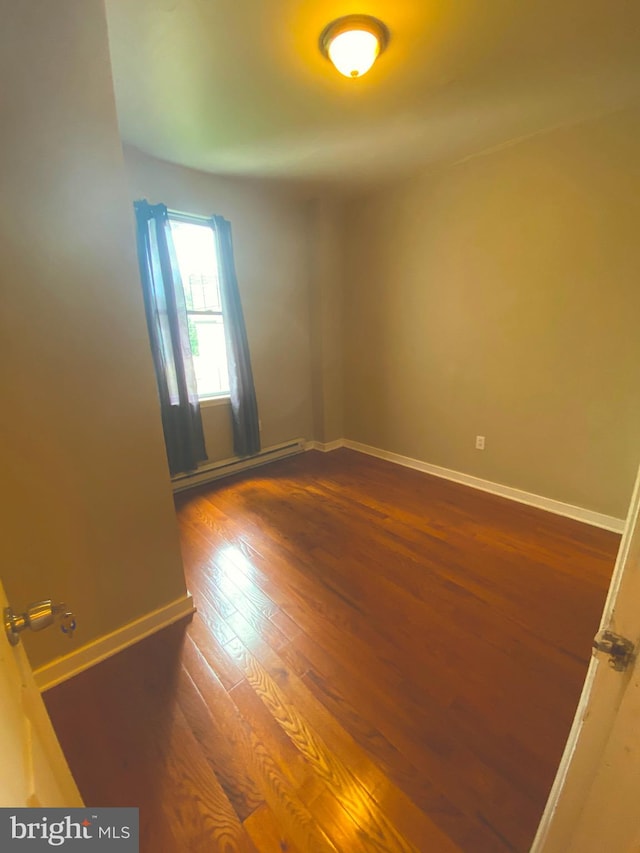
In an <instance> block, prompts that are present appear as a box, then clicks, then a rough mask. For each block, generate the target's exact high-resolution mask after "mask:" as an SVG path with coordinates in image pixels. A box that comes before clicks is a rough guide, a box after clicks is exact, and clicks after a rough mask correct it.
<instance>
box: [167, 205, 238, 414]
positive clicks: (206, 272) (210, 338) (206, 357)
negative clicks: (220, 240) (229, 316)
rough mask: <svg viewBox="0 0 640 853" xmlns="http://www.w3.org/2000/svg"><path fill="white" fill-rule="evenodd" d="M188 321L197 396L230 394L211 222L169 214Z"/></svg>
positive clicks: (202, 397) (203, 398) (206, 396)
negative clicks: (205, 222) (208, 223)
mask: <svg viewBox="0 0 640 853" xmlns="http://www.w3.org/2000/svg"><path fill="white" fill-rule="evenodd" d="M169 221H170V222H171V233H172V235H173V242H174V246H175V250H176V256H177V259H178V266H179V267H180V276H181V278H182V286H183V288H184V298H185V303H186V306H187V317H188V322H189V343H190V344H191V353H192V355H193V365H194V368H195V373H196V382H197V385H198V397H199V398H200V399H201V400H207V399H211V398H214V397H222V396H227V395H228V394H229V371H228V368H227V347H226V342H225V333H224V317H223V314H222V303H221V301H220V284H219V279H218V263H217V258H216V245H215V240H214V236H213V230H212V228H211V226H210V225H207V224H204V223H200V222H198V221H197V220H195V219H194V220H193V221H190V220H189V217H186V216H185V217H182V216H181V217H179V218H175V217H174V216H171V214H170V215H169Z"/></svg>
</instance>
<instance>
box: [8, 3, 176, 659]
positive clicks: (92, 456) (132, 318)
mask: <svg viewBox="0 0 640 853" xmlns="http://www.w3.org/2000/svg"><path fill="white" fill-rule="evenodd" d="M5 5H7V7H8V8H7V10H5V14H4V16H3V24H2V28H1V30H0V77H1V78H2V80H3V81H4V83H5V84H4V85H3V95H2V99H3V109H2V133H1V134H0V185H1V191H0V197H1V199H2V204H1V205H0V280H1V287H2V301H1V302H2V307H1V309H0V341H2V359H1V360H0V374H1V375H0V387H1V388H2V395H3V397H2V406H1V407H0V465H1V469H2V472H1V481H2V493H1V494H2V497H1V499H0V500H1V508H0V512H1V515H2V531H3V532H2V537H0V553H1V556H2V559H1V562H2V567H1V569H0V573H1V575H2V580H3V581H4V584H5V587H6V590H7V594H8V596H9V598H10V600H11V601H12V603H13V604H14V606H16V607H23V606H25V605H26V604H27V603H28V602H29V601H33V600H36V599H39V598H45V597H49V596H51V597H53V598H55V599H58V600H64V601H66V602H67V603H68V604H69V605H70V606H71V607H73V609H74V611H75V613H76V614H77V619H78V625H79V629H78V633H77V637H76V639H75V640H74V646H71V645H70V643H69V641H68V640H66V639H65V638H64V637H63V636H62V634H60V633H59V631H57V630H56V631H54V630H53V629H49V630H48V631H46V632H43V633H42V634H39V635H33V636H31V637H27V638H26V643H27V648H28V652H29V655H30V657H31V660H32V663H33V664H34V665H38V664H42V663H44V662H46V661H48V660H50V659H52V658H53V657H56V656H57V655H59V654H61V653H64V652H68V651H69V650H70V649H72V648H74V647H77V646H78V645H82V644H84V643H86V642H88V641H90V640H92V639H95V638H96V637H98V636H100V635H103V634H105V633H108V632H110V631H112V630H114V629H115V628H117V627H119V626H120V625H122V624H124V623H126V622H128V621H130V620H132V619H134V618H136V617H139V616H141V615H142V614H144V613H146V612H148V611H150V610H153V609H155V608H157V607H160V606H161V605H163V604H165V603H168V602H169V601H171V600H173V599H175V598H178V597H179V596H181V595H182V594H183V593H184V577H183V572H182V564H181V560H180V554H179V546H178V539H177V526H176V522H175V516H174V513H173V506H172V501H171V491H170V483H169V478H168V474H167V465H166V458H165V454H164V446H163V443H162V435H161V429H160V420H159V412H158V405H157V397H156V391H155V385H154V379H153V370H152V365H151V359H150V356H149V348H148V344H147V338H146V328H145V321H144V312H143V306H142V300H141V297H140V295H139V286H138V282H137V269H136V263H135V247H134V242H133V222H132V214H131V208H130V202H129V197H128V193H127V190H126V184H125V173H124V166H123V159H122V151H121V146H120V142H119V138H118V128H117V123H116V116H115V108H114V103H113V93H112V83H111V76H110V65H109V56H108V51H107V33H106V24H105V21H104V13H103V4H102V2H101V1H100V0H57V2H55V3H44V2H37V0H20V3H11V4H5ZM9 9H10V11H9Z"/></svg>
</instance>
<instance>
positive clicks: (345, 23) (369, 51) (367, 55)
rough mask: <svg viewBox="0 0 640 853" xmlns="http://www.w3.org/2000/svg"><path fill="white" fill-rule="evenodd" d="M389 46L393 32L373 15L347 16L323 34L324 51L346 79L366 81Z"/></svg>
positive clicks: (330, 25)
mask: <svg viewBox="0 0 640 853" xmlns="http://www.w3.org/2000/svg"><path fill="white" fill-rule="evenodd" d="M388 43H389V30H388V29H387V27H386V26H385V25H384V24H383V23H382V21H379V20H378V19H377V18H372V17H371V16H370V15H346V16H345V17H344V18H338V19H337V20H336V21H332V22H331V23H330V24H328V25H327V26H326V27H325V28H324V30H323V31H322V33H321V34H320V51H321V53H322V55H323V56H326V58H327V59H330V60H331V62H333V64H334V65H335V67H336V68H337V69H338V71H339V72H340V73H341V74H344V76H345V77H362V75H363V74H366V73H367V71H368V70H369V69H370V68H371V66H372V65H373V63H374V62H375V61H376V59H377V58H378V56H380V54H381V53H382V51H383V50H384V49H385V48H386V46H387V44H388Z"/></svg>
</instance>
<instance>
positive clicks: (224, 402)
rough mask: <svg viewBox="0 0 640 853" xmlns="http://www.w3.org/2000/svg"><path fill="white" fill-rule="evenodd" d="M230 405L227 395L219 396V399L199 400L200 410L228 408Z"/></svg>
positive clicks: (205, 398)
mask: <svg viewBox="0 0 640 853" xmlns="http://www.w3.org/2000/svg"><path fill="white" fill-rule="evenodd" d="M230 404H231V398H230V397H229V395H228V394H221V395H220V396H219V397H203V398H202V399H201V400H200V408H201V409H208V408H211V407H213V406H228V405H230Z"/></svg>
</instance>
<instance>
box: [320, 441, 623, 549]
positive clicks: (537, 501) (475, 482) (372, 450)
mask: <svg viewBox="0 0 640 853" xmlns="http://www.w3.org/2000/svg"><path fill="white" fill-rule="evenodd" d="M334 443H335V442H334ZM339 446H341V447H348V448H350V449H351V450H357V451H358V452H360V453H366V454H367V455H368V456H376V457H377V458H378V459H386V460H388V461H389V462H395V463H396V464H397V465H404V467H405V468H414V469H415V470H416V471H424V472H425V473H426V474H433V476H434V477H442V478H443V479H445V480H453V482H454V483H462V484H463V485H465V486H470V487H471V488H472V489H479V490H480V491H482V492H490V493H491V494H492V495H499V496H500V497H502V498H509V500H512V501H517V502H518V503H522V504H527V505H528V506H534V507H537V508H538V509H543V510H546V511H547V512H553V513H555V514H556V515H563V516H565V517H566V518H573V519H574V520H575V521H582V522H584V523H585V524H591V525H593V526H594V527H602V528H604V530H611V531H613V532H614V533H622V531H623V530H624V525H625V522H624V519H622V518H615V517H614V516H612V515H603V514H602V513H600V512H594V511H593V510H590V509H584V508H583V507H579V506H573V505H572V504H566V503H563V502H562V501H556V500H553V498H545V497H543V496H542V495H534V494H532V493H531V492H524V491H522V489H514V488H512V487H511V486H503V485H501V484H500V483H492V482H491V480H482V479H481V478H480V477H473V476H472V475H471V474H463V473H461V472H460V471H452V470H451V469H449V468H441V467H440V466H439V465H431V464H430V463H428V462H422V461H421V460H419V459H412V458H411V457H409V456H401V455H400V454H399V453H391V452H390V451H388V450H380V449H379V448H377V447H371V446H370V445H368V444H360V442H358V441H351V440H350V439H344V440H343V441H341V442H340V445H339ZM327 449H329V448H327Z"/></svg>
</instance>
